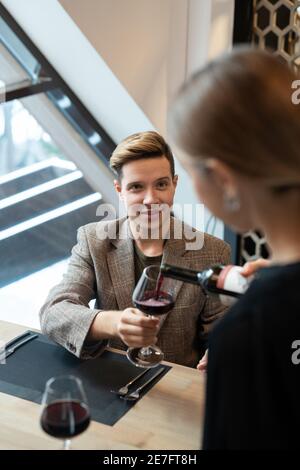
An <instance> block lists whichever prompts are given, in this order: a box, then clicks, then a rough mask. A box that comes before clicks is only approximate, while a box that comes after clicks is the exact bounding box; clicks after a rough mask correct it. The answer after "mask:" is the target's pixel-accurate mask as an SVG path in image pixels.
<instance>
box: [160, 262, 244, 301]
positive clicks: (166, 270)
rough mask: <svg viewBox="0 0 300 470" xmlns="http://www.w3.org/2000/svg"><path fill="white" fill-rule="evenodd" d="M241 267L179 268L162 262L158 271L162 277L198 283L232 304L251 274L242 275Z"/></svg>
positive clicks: (207, 290)
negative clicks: (247, 275) (196, 269)
mask: <svg viewBox="0 0 300 470" xmlns="http://www.w3.org/2000/svg"><path fill="white" fill-rule="evenodd" d="M242 269H243V268H242V267H240V266H233V265H227V266H224V265H222V264H217V265H214V266H211V267H210V268H208V269H205V270H204V271H195V270H193V269H187V268H181V267H179V266H172V265H170V264H162V265H161V267H160V271H161V274H162V276H163V277H171V278H173V279H178V280H180V281H183V282H189V283H191V284H198V285H200V286H202V287H203V288H204V289H205V291H206V292H207V293H208V294H213V295H214V294H215V295H218V296H219V297H220V300H221V302H222V303H223V304H224V305H232V304H233V303H234V302H235V301H236V300H237V299H238V298H239V297H241V296H242V295H243V294H244V293H245V292H246V290H247V289H248V287H249V284H250V282H251V281H252V279H253V276H249V277H247V278H246V277H244V276H243V275H242V274H241V271H242Z"/></svg>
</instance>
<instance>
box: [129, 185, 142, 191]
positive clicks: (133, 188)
mask: <svg viewBox="0 0 300 470" xmlns="http://www.w3.org/2000/svg"><path fill="white" fill-rule="evenodd" d="M141 188H142V186H141V185H140V184H133V185H132V186H130V188H129V189H130V190H133V191H138V190H139V189H141Z"/></svg>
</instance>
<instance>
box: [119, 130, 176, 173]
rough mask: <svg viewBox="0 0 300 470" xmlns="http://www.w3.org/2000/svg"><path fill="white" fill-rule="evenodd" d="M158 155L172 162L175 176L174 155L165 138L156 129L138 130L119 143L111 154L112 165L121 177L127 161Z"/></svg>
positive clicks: (172, 171) (172, 170) (171, 166)
mask: <svg viewBox="0 0 300 470" xmlns="http://www.w3.org/2000/svg"><path fill="white" fill-rule="evenodd" d="M156 157H166V159H167V160H168V161H169V163H170V169H171V174H172V176H174V175H175V165H174V157H173V154H172V151H171V149H170V147H169V145H168V144H167V143H166V141H165V140H164V138H163V137H162V136H161V135H160V134H158V133H157V132H155V131H146V132H138V133H136V134H133V135H130V136H129V137H127V138H126V139H124V140H123V141H122V142H120V143H119V145H118V146H117V147H116V148H115V150H114V152H113V153H112V155H111V158H110V167H111V169H112V170H113V171H114V173H115V174H116V175H117V176H118V177H119V178H120V177H121V176H122V167H123V165H125V163H128V162H132V161H135V160H141V159H142V158H156Z"/></svg>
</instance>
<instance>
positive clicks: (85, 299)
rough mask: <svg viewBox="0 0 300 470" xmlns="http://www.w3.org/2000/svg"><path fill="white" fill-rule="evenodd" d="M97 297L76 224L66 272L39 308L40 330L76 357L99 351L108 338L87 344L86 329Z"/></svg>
mask: <svg viewBox="0 0 300 470" xmlns="http://www.w3.org/2000/svg"><path fill="white" fill-rule="evenodd" d="M95 298H96V289H95V271H94V266H93V262H92V259H91V255H90V250H89V245H88V242H87V238H86V234H85V229H84V227H81V228H79V230H78V234H77V245H75V246H74V247H73V249H72V254H71V258H70V260H69V264H68V268H67V272H66V273H65V274H64V276H63V279H62V281H61V282H60V283H59V284H58V285H57V286H55V287H54V288H53V289H52V290H51V291H50V293H49V295H48V298H47V299H46V302H45V304H44V305H43V306H42V308H41V310H40V323H41V329H42V332H43V333H44V334H45V335H47V336H49V337H50V338H51V339H52V340H53V341H55V342H56V343H58V344H61V345H62V346H64V347H65V348H66V349H68V350H69V351H70V352H72V353H73V354H75V355H76V356H77V357H81V358H83V359H88V358H91V357H95V356H97V355H99V354H100V353H101V352H102V351H103V350H104V348H105V346H106V345H107V341H101V342H98V343H93V344H89V345H87V344H86V337H87V334H88V331H89V329H90V327H91V324H92V322H93V321H94V318H95V316H96V315H97V314H98V313H99V312H101V310H97V309H91V308H89V302H90V300H92V299H95Z"/></svg>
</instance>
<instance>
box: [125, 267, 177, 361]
mask: <svg viewBox="0 0 300 470" xmlns="http://www.w3.org/2000/svg"><path fill="white" fill-rule="evenodd" d="M176 283H177V281H175V280H174V279H170V278H164V277H163V276H162V275H161V273H160V266H154V265H153V266H148V267H147V268H145V269H144V271H143V273H142V275H141V277H140V279H139V282H138V283H137V285H136V288H135V289H134V291H133V295H132V302H133V305H134V306H135V307H136V308H138V309H139V310H141V311H142V312H143V313H144V314H146V315H148V316H160V315H165V314H166V313H168V312H169V311H170V310H172V308H173V307H174V292H175V286H176ZM127 357H128V359H129V360H130V362H132V363H133V364H134V365H136V366H138V367H145V368H148V367H156V366H157V365H158V364H159V363H160V362H161V361H162V360H163V358H164V354H163V352H162V351H161V349H160V348H159V347H158V346H155V345H151V346H147V347H144V348H129V349H128V350H127Z"/></svg>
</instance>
